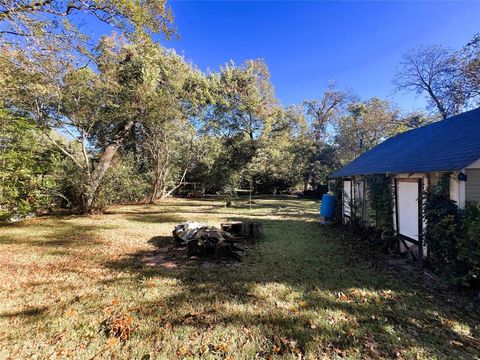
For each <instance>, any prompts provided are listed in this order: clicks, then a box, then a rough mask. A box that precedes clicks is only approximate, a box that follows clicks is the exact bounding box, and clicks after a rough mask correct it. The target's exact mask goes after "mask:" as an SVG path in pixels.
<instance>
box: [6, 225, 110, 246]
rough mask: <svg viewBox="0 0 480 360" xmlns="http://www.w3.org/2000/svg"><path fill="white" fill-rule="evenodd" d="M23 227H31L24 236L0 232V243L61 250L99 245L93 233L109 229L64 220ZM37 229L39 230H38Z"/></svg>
mask: <svg viewBox="0 0 480 360" xmlns="http://www.w3.org/2000/svg"><path fill="white" fill-rule="evenodd" d="M22 228H23V229H31V231H30V232H28V233H27V235H25V236H19V235H18V234H15V235H11V234H8V233H7V234H0V245H28V246H35V247H52V248H61V249H63V250H65V249H69V248H83V247H91V246H98V245H101V244H102V243H103V242H102V240H100V238H99V237H98V236H97V235H96V234H95V233H96V232H97V231H98V230H102V229H109V228H111V227H108V226H98V225H78V224H72V223H71V222H66V221H56V222H49V223H38V222H34V223H24V224H23V226H22ZM38 229H40V230H41V232H40V233H39V232H38Z"/></svg>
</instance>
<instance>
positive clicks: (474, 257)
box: [457, 203, 480, 285]
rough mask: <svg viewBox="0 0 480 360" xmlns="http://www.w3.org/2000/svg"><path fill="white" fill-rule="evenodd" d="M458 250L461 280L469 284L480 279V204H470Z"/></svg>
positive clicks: (459, 238) (467, 208) (463, 222)
mask: <svg viewBox="0 0 480 360" xmlns="http://www.w3.org/2000/svg"><path fill="white" fill-rule="evenodd" d="M461 230H462V232H461V236H459V237H458V239H457V240H458V242H457V251H458V255H457V258H458V261H459V271H460V274H459V281H460V282H461V283H462V284H465V285H468V284H471V283H473V282H475V283H477V284H478V282H479V281H480V205H478V204H474V203H471V204H468V205H467V207H466V208H465V212H464V216H463V218H462V224H461Z"/></svg>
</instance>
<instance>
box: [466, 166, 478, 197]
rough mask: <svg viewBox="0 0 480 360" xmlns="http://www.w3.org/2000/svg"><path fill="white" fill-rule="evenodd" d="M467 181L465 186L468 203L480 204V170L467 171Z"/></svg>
mask: <svg viewBox="0 0 480 360" xmlns="http://www.w3.org/2000/svg"><path fill="white" fill-rule="evenodd" d="M465 173H466V174H467V181H466V184H465V187H466V188H465V198H466V201H467V202H468V201H477V202H480V169H467V170H466V171H465Z"/></svg>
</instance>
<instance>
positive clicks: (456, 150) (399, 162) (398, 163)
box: [331, 108, 480, 177]
mask: <svg viewBox="0 0 480 360" xmlns="http://www.w3.org/2000/svg"><path fill="white" fill-rule="evenodd" d="M479 158H480V108H478V109H475V110H471V111H467V112H465V113H463V114H460V115H456V116H452V117H450V118H448V119H445V120H442V121H438V122H436V123H433V124H430V125H426V126H423V127H421V128H418V129H414V130H410V131H407V132H404V133H402V134H399V135H397V136H394V137H392V138H390V139H388V140H385V141H384V142H382V143H381V144H380V145H377V146H376V147H374V148H373V149H372V150H370V151H367V152H366V153H364V154H362V155H360V156H359V157H358V158H357V159H355V160H353V161H352V162H351V163H350V164H348V165H346V166H344V167H343V168H341V169H340V170H338V171H336V172H335V173H333V174H332V175H331V177H342V176H352V175H369V174H386V173H390V174H398V173H414V172H422V173H424V172H435V171H439V172H440V171H456V170H461V169H463V168H465V167H466V166H468V165H470V164H471V163H472V162H474V161H475V160H477V159H479Z"/></svg>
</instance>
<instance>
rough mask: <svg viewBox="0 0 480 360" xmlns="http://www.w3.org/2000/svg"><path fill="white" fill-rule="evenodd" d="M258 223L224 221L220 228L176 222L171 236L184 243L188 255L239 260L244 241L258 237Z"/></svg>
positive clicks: (243, 254) (243, 253) (241, 255)
mask: <svg viewBox="0 0 480 360" xmlns="http://www.w3.org/2000/svg"><path fill="white" fill-rule="evenodd" d="M260 234H261V225H260V224H259V223H226V224H222V229H218V228H216V227H214V226H208V225H205V224H200V223H196V222H186V223H182V224H178V225H177V226H175V229H174V230H173V237H174V239H175V240H176V241H177V242H178V243H179V244H183V245H186V247H187V256H188V257H193V256H196V257H199V258H201V259H204V258H206V257H215V258H216V259H234V260H238V261H240V260H241V259H242V257H243V256H245V247H244V246H242V245H243V244H245V242H246V241H247V240H248V241H251V240H252V239H254V238H257V237H259V236H260Z"/></svg>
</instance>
